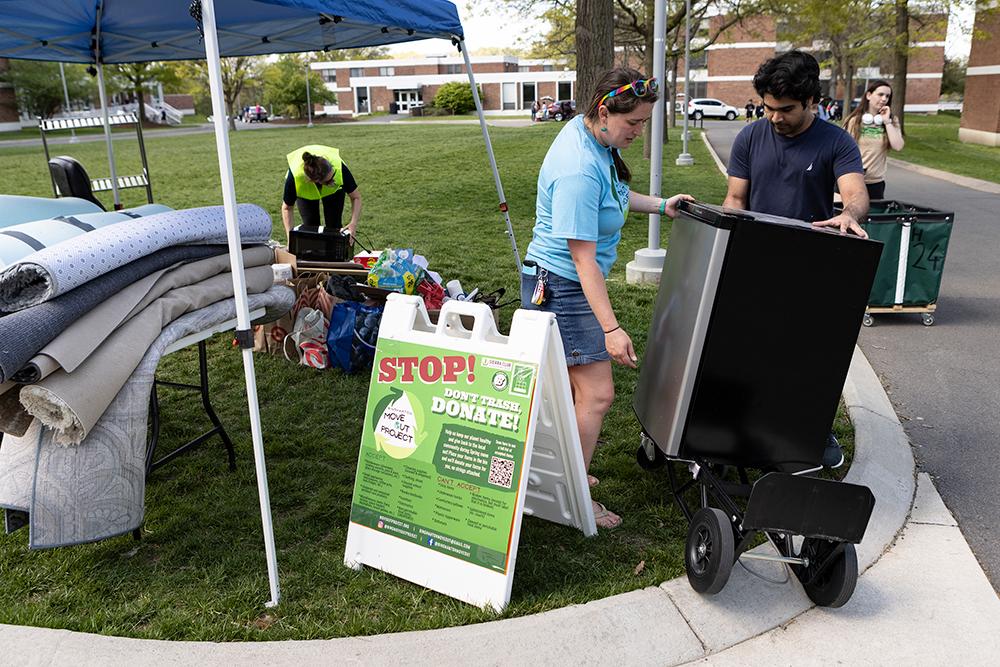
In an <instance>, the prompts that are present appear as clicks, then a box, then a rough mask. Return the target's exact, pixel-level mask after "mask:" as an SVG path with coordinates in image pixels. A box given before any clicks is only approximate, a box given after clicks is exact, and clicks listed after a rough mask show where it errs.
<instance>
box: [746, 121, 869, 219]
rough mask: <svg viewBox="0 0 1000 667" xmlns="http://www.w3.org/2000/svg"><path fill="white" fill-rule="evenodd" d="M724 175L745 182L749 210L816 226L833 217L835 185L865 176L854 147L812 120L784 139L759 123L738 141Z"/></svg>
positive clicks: (847, 138)
mask: <svg viewBox="0 0 1000 667" xmlns="http://www.w3.org/2000/svg"><path fill="white" fill-rule="evenodd" d="M728 173H729V175H730V176H735V177H736V178H743V179H746V180H748V181H750V197H749V199H748V201H747V209H748V210H750V211H757V212H758V213H769V214H770V215H780V216H784V217H786V218H796V219H798V220H804V221H806V222H815V221H817V220H827V219H829V218H832V217H833V186H834V184H835V183H836V182H837V179H838V178H840V177H841V176H843V175H844V174H850V173H858V174H863V173H865V170H864V167H862V166H861V152H860V151H859V150H858V144H857V142H855V141H854V139H852V138H851V135H849V134H848V133H847V132H845V131H844V130H843V129H841V128H840V127H838V126H836V125H834V124H833V123H828V122H826V121H822V120H820V119H819V118H814V119H813V122H812V125H810V126H809V128H808V129H807V130H806V131H805V132H803V133H802V134H799V135H797V136H795V137H791V138H789V137H783V136H781V135H780V134H778V133H777V132H775V131H774V128H773V127H771V123H770V122H768V121H767V120H766V119H762V120H758V121H756V122H754V123H751V124H750V125H746V126H744V128H743V129H742V130H741V131H740V133H739V135H737V137H736V141H735V142H733V149H732V152H731V154H730V156H729V170H728Z"/></svg>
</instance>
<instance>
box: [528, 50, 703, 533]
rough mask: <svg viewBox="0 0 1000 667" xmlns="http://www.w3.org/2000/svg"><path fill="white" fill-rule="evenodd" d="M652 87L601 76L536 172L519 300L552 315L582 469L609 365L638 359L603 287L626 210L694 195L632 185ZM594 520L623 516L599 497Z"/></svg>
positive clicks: (609, 390)
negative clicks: (631, 155)
mask: <svg viewBox="0 0 1000 667" xmlns="http://www.w3.org/2000/svg"><path fill="white" fill-rule="evenodd" d="M657 92H658V86H657V83H656V79H644V78H642V75H641V74H640V73H639V72H637V71H635V70H632V69H626V68H616V69H613V70H610V71H608V72H607V73H605V74H604V75H603V76H602V77H601V78H600V80H599V82H598V84H597V87H596V93H595V94H594V97H593V99H592V100H591V102H590V104H589V105H588V106H587V112H586V113H585V114H583V115H580V116H576V117H575V118H573V119H572V120H571V121H569V122H568V123H566V126H565V127H564V128H563V129H562V131H560V132H559V134H558V136H556V138H555V141H553V142H552V146H551V147H549V151H548V153H547V154H546V155H545V160H544V162H543V163H542V168H541V170H540V171H539V173H538V198H537V201H536V204H535V207H536V222H535V228H534V232H533V236H532V239H531V244H530V245H529V246H528V253H527V258H526V260H525V270H524V273H523V274H522V275H521V303H522V305H523V306H524V307H525V308H536V309H541V310H547V311H550V312H552V313H555V315H556V321H557V322H558V323H559V332H560V334H561V335H562V342H563V348H564V349H565V351H566V365H567V366H568V367H569V379H570V385H571V386H572V389H573V404H574V406H575V409H576V421H577V426H578V428H579V431H580V444H581V446H582V447H583V459H584V463H585V464H586V466H587V468H588V469H589V468H590V460H591V458H592V456H593V454H594V448H595V446H596V444H597V438H598V436H599V435H600V432H601V423H602V422H603V420H604V415H606V414H607V412H608V410H609V409H610V408H611V403H612V401H613V400H614V396H615V386H614V382H613V380H612V377H611V361H612V360H614V361H616V362H618V363H620V364H623V365H625V366H628V367H630V368H635V362H636V360H637V358H636V355H635V350H634V349H633V347H632V339H631V338H630V337H629V335H628V333H626V332H625V330H624V329H623V328H622V327H621V325H620V324H619V322H618V320H617V319H616V318H615V313H614V310H613V309H612V307H611V301H610V300H609V299H608V290H607V285H606V284H605V279H606V278H607V276H608V272H609V271H610V270H611V266H612V265H613V264H614V262H615V258H616V257H617V249H618V242H619V241H620V240H621V229H622V227H623V226H624V224H625V219H626V217H627V216H628V212H629V211H630V210H631V211H635V212H636V213H659V214H660V215H668V216H670V217H674V216H675V215H676V214H677V202H678V200H680V199H691V197H690V196H689V195H675V196H673V197H671V198H670V199H660V198H658V197H650V196H648V195H644V194H640V193H638V192H632V191H631V189H630V188H629V181H630V180H631V172H630V171H629V168H628V166H627V165H626V164H625V162H624V161H623V160H622V158H621V155H620V154H619V151H620V150H622V149H625V148H628V147H629V146H630V145H631V144H632V142H633V141H634V140H635V139H636V138H637V137H640V136H642V131H643V126H644V125H645V123H646V121H647V120H649V117H650V116H651V115H652V113H653V104H654V103H655V102H656V100H657ZM588 479H589V481H590V485H591V486H594V485H596V484H597V479H596V478H595V477H592V476H588ZM594 516H595V519H596V520H597V525H598V526H599V527H601V528H617V527H618V526H619V525H621V521H622V520H621V517H619V516H618V515H617V514H615V513H613V512H610V511H608V510H607V508H605V507H604V505H602V504H601V503H598V502H594Z"/></svg>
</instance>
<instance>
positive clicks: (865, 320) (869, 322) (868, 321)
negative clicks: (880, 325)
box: [861, 313, 875, 327]
mask: <svg viewBox="0 0 1000 667" xmlns="http://www.w3.org/2000/svg"><path fill="white" fill-rule="evenodd" d="M861 324H863V325H865V326H866V327H870V326H872V325H873V324H875V318H874V317H872V316H871V315H869V314H868V313H865V316H864V317H863V318H862V319H861Z"/></svg>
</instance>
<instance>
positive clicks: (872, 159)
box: [844, 79, 904, 199]
mask: <svg viewBox="0 0 1000 667" xmlns="http://www.w3.org/2000/svg"><path fill="white" fill-rule="evenodd" d="M891 103H892V86H890V85H889V82H888V81H882V80H881V79H876V80H874V81H872V82H871V83H869V84H868V89H867V90H866V91H865V95H864V97H863V98H862V99H861V103H860V104H858V107H857V108H856V109H855V110H854V112H853V113H851V115H850V116H848V117H847V121H846V122H845V123H844V128H845V129H846V130H847V133H848V134H850V135H851V136H852V137H854V140H855V141H857V142H858V148H859V149H861V164H862V165H863V166H864V168H865V187H866V188H868V197H869V199H884V198H885V172H886V163H887V161H888V155H889V149H890V148H891V149H892V150H894V151H901V150H903V144H904V141H903V133H902V131H901V130H900V128H899V119H898V118H894V117H893V116H892V111H891V109H890V108H889V105H890V104H891Z"/></svg>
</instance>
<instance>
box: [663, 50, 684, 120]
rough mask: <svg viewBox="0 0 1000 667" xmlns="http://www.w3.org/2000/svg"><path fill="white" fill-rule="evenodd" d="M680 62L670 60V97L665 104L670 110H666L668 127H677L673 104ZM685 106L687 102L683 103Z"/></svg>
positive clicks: (675, 100) (675, 99)
mask: <svg viewBox="0 0 1000 667" xmlns="http://www.w3.org/2000/svg"><path fill="white" fill-rule="evenodd" d="M679 64H680V62H679V60H678V59H677V58H671V59H670V73H671V75H670V95H669V96H668V97H667V103H668V104H669V106H670V108H669V109H668V110H667V118H669V119H670V123H669V125H670V127H677V112H676V111H674V104H675V103H676V102H677V69H678V66H679ZM684 104H685V105H687V100H685V101H684Z"/></svg>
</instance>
